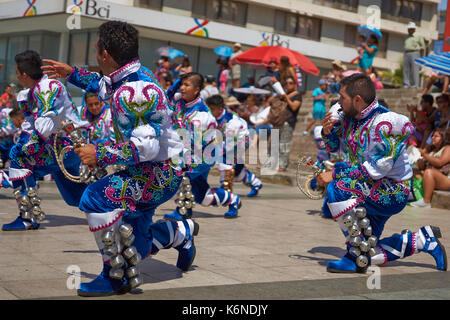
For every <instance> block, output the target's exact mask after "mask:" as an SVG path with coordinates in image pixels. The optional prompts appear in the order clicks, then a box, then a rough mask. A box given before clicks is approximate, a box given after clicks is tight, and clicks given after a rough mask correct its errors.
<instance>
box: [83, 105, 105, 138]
mask: <svg viewBox="0 0 450 320" xmlns="http://www.w3.org/2000/svg"><path fill="white" fill-rule="evenodd" d="M78 112H79V114H80V117H81V120H83V121H87V122H89V125H88V128H89V133H90V141H92V142H97V143H99V142H102V141H104V140H106V139H109V138H114V129H113V122H112V117H111V108H110V107H109V106H108V105H107V104H105V105H104V106H103V108H102V111H101V112H100V114H99V115H97V116H94V115H93V114H92V113H90V112H89V110H88V108H87V106H86V105H82V106H81V107H79V108H78Z"/></svg>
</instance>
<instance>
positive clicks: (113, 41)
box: [44, 21, 198, 296]
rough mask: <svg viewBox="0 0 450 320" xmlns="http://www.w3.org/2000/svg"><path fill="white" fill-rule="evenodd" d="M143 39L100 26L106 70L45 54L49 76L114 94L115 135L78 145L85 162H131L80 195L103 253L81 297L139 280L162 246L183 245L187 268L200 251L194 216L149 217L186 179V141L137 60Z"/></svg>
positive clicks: (116, 25) (127, 28) (100, 55)
mask: <svg viewBox="0 0 450 320" xmlns="http://www.w3.org/2000/svg"><path fill="white" fill-rule="evenodd" d="M138 39H139V37H138V31H137V30H136V29H135V28H134V27H133V26H132V25H130V24H128V23H125V22H119V21H109V22H106V23H104V24H102V25H101V26H100V27H99V37H98V40H97V44H96V47H97V61H98V64H99V66H100V69H101V71H102V73H103V75H104V76H102V75H100V74H98V73H94V72H88V71H86V70H85V69H78V68H76V67H73V68H72V67H71V66H68V65H66V64H64V63H60V62H56V61H53V60H44V61H45V62H48V63H49V64H50V65H49V66H46V67H44V68H45V69H46V71H45V72H46V73H49V74H52V77H66V78H67V80H68V81H69V82H70V83H72V84H74V85H76V86H78V87H80V88H82V89H84V90H86V91H87V92H93V93H97V94H98V95H99V97H100V98H101V99H102V100H103V101H108V100H109V101H110V106H111V111H112V116H113V126H114V132H115V139H114V141H113V140H112V139H107V140H105V141H104V142H100V143H97V144H96V145H95V146H94V145H92V144H87V145H86V146H84V147H80V148H77V149H76V150H75V151H76V152H77V153H78V155H79V156H80V158H81V160H82V162H83V164H86V165H95V164H99V165H100V166H103V167H106V166H109V165H126V169H125V170H122V171H119V172H116V173H114V174H111V175H109V176H106V177H105V178H103V179H100V180H98V181H97V182H94V183H92V184H90V185H89V186H88V187H87V188H86V190H85V192H84V193H83V196H82V199H81V201H80V205H79V208H80V209H81V210H82V211H84V212H85V213H86V216H87V221H88V224H89V229H90V230H91V231H92V232H93V234H94V237H95V240H96V242H97V245H98V247H99V250H100V253H101V255H102V258H103V270H102V272H101V273H100V275H99V276H98V277H97V278H96V279H94V280H93V281H91V282H89V283H82V284H81V285H80V287H79V289H78V294H79V295H81V296H107V295H112V294H117V293H121V292H126V291H128V290H130V289H131V288H133V287H135V286H137V285H139V284H141V283H142V278H140V276H139V275H138V272H137V271H136V269H135V266H136V264H137V263H138V262H139V261H140V259H141V258H145V257H147V256H149V255H154V254H156V253H157V252H158V251H159V250H160V249H168V248H175V249H176V250H178V252H179V254H178V260H177V267H178V268H180V269H181V270H183V271H187V270H188V269H189V268H190V266H191V264H192V262H193V260H194V257H195V245H194V238H193V236H194V235H195V234H197V232H198V225H197V224H196V223H195V222H193V221H192V220H191V219H187V220H184V221H178V222H177V221H163V220H160V221H157V222H156V223H153V221H152V218H153V215H154V212H155V209H156V208H157V207H158V206H159V205H161V204H162V203H164V202H166V201H167V200H169V199H170V198H171V197H172V196H173V195H174V194H175V192H176V191H177V190H178V187H179V185H180V183H181V180H182V177H183V172H182V170H181V167H180V163H176V162H174V161H172V159H174V158H176V159H177V160H178V159H180V156H179V155H180V154H181V153H182V152H183V145H182V142H181V140H180V137H179V136H178V134H177V132H176V131H175V130H174V126H173V119H172V110H171V108H170V107H169V106H170V105H169V100H168V99H167V96H166V94H165V93H164V91H163V89H162V88H161V86H160V85H159V83H158V82H157V81H156V79H155V77H154V75H153V74H152V72H151V71H150V70H148V69H147V68H145V67H143V66H142V65H141V63H140V61H139V54H138V50H139V43H138ZM124 258H125V259H124ZM125 260H126V261H125ZM124 270H125V271H124Z"/></svg>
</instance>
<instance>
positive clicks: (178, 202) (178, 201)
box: [177, 200, 184, 208]
mask: <svg viewBox="0 0 450 320" xmlns="http://www.w3.org/2000/svg"><path fill="white" fill-rule="evenodd" d="M177 207H178V208H181V207H184V201H183V200H177Z"/></svg>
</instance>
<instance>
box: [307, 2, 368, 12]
mask: <svg viewBox="0 0 450 320" xmlns="http://www.w3.org/2000/svg"><path fill="white" fill-rule="evenodd" d="M358 2H359V1H358V0H313V3H315V4H319V5H322V6H326V7H330V8H334V9H341V10H346V11H353V12H357V11H358V5H359V4H358Z"/></svg>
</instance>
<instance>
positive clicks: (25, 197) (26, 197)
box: [20, 196, 30, 206]
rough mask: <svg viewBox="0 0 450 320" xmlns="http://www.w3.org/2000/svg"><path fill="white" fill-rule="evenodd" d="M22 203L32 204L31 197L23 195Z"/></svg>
mask: <svg viewBox="0 0 450 320" xmlns="http://www.w3.org/2000/svg"><path fill="white" fill-rule="evenodd" d="M20 204H21V205H23V206H28V205H30V198H29V197H28V196H22V197H21V198H20Z"/></svg>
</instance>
